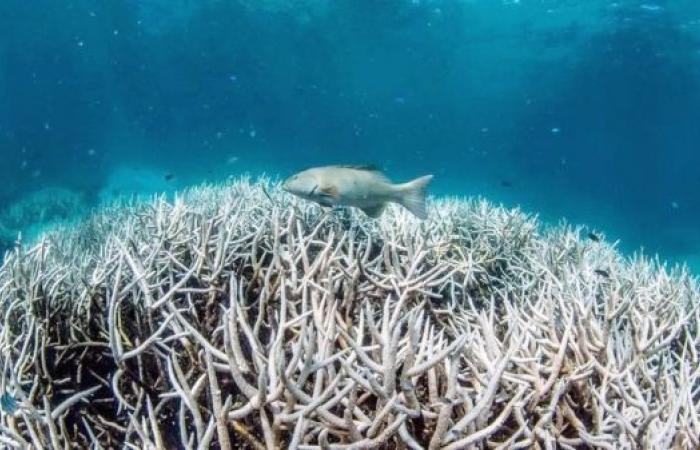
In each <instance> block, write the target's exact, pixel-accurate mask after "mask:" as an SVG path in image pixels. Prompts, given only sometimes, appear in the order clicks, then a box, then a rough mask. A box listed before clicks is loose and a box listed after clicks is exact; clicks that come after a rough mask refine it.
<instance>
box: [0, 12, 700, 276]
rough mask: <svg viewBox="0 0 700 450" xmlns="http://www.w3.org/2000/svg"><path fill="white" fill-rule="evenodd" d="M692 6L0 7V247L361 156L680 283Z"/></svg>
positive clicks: (690, 125)
mask: <svg viewBox="0 0 700 450" xmlns="http://www.w3.org/2000/svg"><path fill="white" fill-rule="evenodd" d="M699 124H700V2H698V1H697V0H669V1H661V0H656V1H652V0H647V1H632V0H620V1H600V0H556V1H555V0H551V1H547V0H509V1H506V0H451V1H448V0H444V1H438V0H384V1H370V0H301V1H299V0H297V1H292V0H244V1H222V0H105V1H100V2H96V1H94V0H83V1H81V0H65V1H60V2H57V1H49V0H36V1H32V2H27V1H26V0H3V1H2V2H1V4H0V156H2V159H1V161H2V164H0V176H1V179H2V183H0V247H2V248H3V251H4V250H5V249H7V248H10V247H11V246H12V245H13V242H14V241H15V239H16V238H17V235H18V233H20V232H21V233H22V235H23V236H24V237H23V239H31V237H32V236H36V235H37V234H38V233H40V232H41V231H42V230H43V229H45V228H46V227H47V226H50V225H51V224H54V223H57V222H60V221H66V220H68V221H70V220H73V219H76V218H79V217H81V216H82V215H84V214H87V213H88V212H89V211H90V209H91V208H93V207H95V206H97V205H99V204H101V203H104V202H110V201H113V200H114V199H116V198H121V197H124V196H130V195H134V194H137V195H139V194H151V193H155V192H163V191H167V192H174V191H176V190H178V189H182V188H184V187H185V186H190V185H193V184H197V183H202V182H218V181H221V180H224V179H226V178H228V177H230V176H238V175H241V174H244V173H250V174H252V175H258V174H263V173H265V174H267V175H270V176H273V177H280V178H283V177H286V176H287V175H289V174H290V173H292V172H294V171H297V170H299V169H302V168H305V167H309V166H316V165H322V164H330V163H345V164H360V163H373V164H377V165H379V166H381V167H382V168H383V169H384V171H385V173H386V174H387V175H388V176H389V177H390V178H392V180H395V181H397V182H398V181H405V180H408V179H412V178H415V177H418V176H421V175H424V174H427V173H432V174H434V175H435V178H434V181H433V183H432V185H431V188H430V192H431V193H432V194H433V195H436V196H482V197H485V198H487V199H489V200H491V201H494V202H500V203H503V204H505V205H508V206H520V207H521V208H522V209H524V210H525V211H527V212H531V213H536V214H539V215H540V216H541V217H542V218H543V219H545V220H547V221H549V222H550V223H556V222H559V221H561V220H566V221H568V222H570V223H575V224H585V225H587V226H589V227H590V229H591V230H597V231H596V232H600V233H602V234H603V235H605V237H606V239H609V240H619V241H620V247H621V248H622V249H623V250H624V251H625V252H627V253H629V254H631V253H632V252H634V251H637V250H639V249H642V248H643V249H644V252H645V253H647V254H656V253H658V254H659V255H660V257H661V259H662V260H668V261H670V262H673V263H683V262H687V263H688V264H689V265H690V266H691V267H692V268H693V269H694V270H696V271H699V272H700V227H699V226H698V224H700V125H699Z"/></svg>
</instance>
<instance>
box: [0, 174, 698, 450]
mask: <svg viewBox="0 0 700 450" xmlns="http://www.w3.org/2000/svg"><path fill="white" fill-rule="evenodd" d="M0 298H1V299H2V301H3V303H2V308H1V310H0V311H1V312H2V317H3V318H4V324H3V325H2V329H1V331H0V341H1V342H2V347H1V348H2V362H3V363H4V368H5V370H3V375H2V377H3V378H2V385H3V386H7V387H8V388H9V389H10V390H11V392H14V393H16V395H19V396H20V400H21V408H22V411H21V412H20V413H18V414H15V415H14V416H12V415H8V414H3V415H2V423H1V426H0V435H1V437H0V439H1V440H2V442H3V444H4V445H8V446H16V447H21V446H26V445H27V444H32V445H34V446H35V447H37V448H42V447H47V446H52V447H55V448H59V447H63V446H64V445H68V444H69V443H72V445H74V446H78V447H84V448H87V447H88V446H89V445H90V443H92V442H98V443H99V445H100V446H101V447H103V448H105V447H110V446H112V447H122V446H125V447H130V448H178V447H180V448H211V447H212V446H216V447H218V448H233V447H236V448H240V447H243V448H303V449H312V448H338V449H340V448H413V449H417V448H430V449H437V448H443V449H458V448H469V447H470V446H475V447H480V448H485V447H489V448H537V447H540V448H541V447H545V448H582V447H594V448H638V447H646V448H659V449H661V448H670V447H674V448H688V449H690V448H697V447H698V446H699V445H700V442H699V441H698V436H700V414H699V413H698V410H699V409H700V404H699V403H700V398H699V396H700V394H699V391H700V382H699V377H698V373H699V371H700V364H699V363H700V357H699V356H698V350H699V343H700V337H699V336H700V328H699V325H700V316H699V313H698V305H699V304H700V292H699V290H698V285H697V282H696V280H695V279H693V278H692V277H691V276H689V275H688V274H687V273H686V272H685V271H684V270H683V269H673V270H671V271H668V270H666V269H665V268H663V267H660V266H659V264H657V263H655V262H653V261H650V260H648V259H646V258H643V257H637V258H635V259H633V260H631V261H628V260H626V259H624V258H622V257H621V256H620V255H619V254H618V253H617V252H616V251H615V250H614V249H613V248H612V247H611V246H609V245H608V244H606V243H605V242H594V241H590V240H586V239H584V238H581V230H580V229H577V228H572V227H566V226H561V227H559V228H556V229H553V230H543V229H542V228H541V227H540V226H539V224H538V223H537V221H536V219H535V218H532V217H529V216H527V215H525V214H523V213H522V212H519V211H514V210H506V209H504V208H501V207H496V206H494V205H491V204H489V203H488V202H486V201H481V200H469V201H465V200H457V199H444V200H439V201H434V202H432V203H431V205H430V219H429V220H427V221H424V222H419V221H416V220H414V219H413V218H412V217H411V216H409V215H408V214H407V213H405V212H404V211H403V210H401V209H399V208H390V209H389V210H388V211H387V213H385V214H384V216H383V217H382V218H381V219H379V220H369V219H367V218H365V217H363V216H361V215H358V214H355V213H354V212H352V211H346V212H344V213H339V212H333V213H326V212H323V211H321V210H319V209H318V208H317V207H316V206H312V205H310V204H307V203H298V202H297V201H295V200H294V199H292V198H290V197H288V196H286V195H285V194H283V193H282V192H281V191H280V190H279V189H278V187H277V186H275V185H272V184H270V183H268V182H265V181H261V182H257V183H250V182H248V181H247V180H237V181H233V182H231V184H229V185H226V186H221V187H200V188H195V189H192V190H191V191H189V192H186V193H184V194H183V195H181V196H180V197H179V198H177V199H176V200H175V201H174V202H172V203H169V202H167V201H165V200H164V199H162V198H155V199H153V200H152V201H150V202H147V203H145V204H136V205H117V206H114V207H112V208H108V209H105V210H104V211H103V212H101V213H98V214H96V215H94V216H93V217H91V218H90V219H89V220H87V221H86V222H85V223H84V224H83V225H82V226H80V227H78V228H76V229H74V230H68V229H66V230H57V231H56V232H53V233H52V234H50V235H48V236H46V237H45V238H44V239H43V241H42V242H41V243H39V244H37V245H36V246H34V247H32V248H30V249H19V250H18V252H17V253H15V254H13V255H11V256H10V258H9V259H8V260H7V261H6V263H5V265H4V266H3V267H2V269H1V270H0ZM20 387H22V388H23V389H24V390H21V389H20ZM23 393H24V394H23Z"/></svg>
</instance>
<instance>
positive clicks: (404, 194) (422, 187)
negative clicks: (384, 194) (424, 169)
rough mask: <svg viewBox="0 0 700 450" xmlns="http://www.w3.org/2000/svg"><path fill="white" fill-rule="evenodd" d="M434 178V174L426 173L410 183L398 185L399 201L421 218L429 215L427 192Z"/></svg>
mask: <svg viewBox="0 0 700 450" xmlns="http://www.w3.org/2000/svg"><path fill="white" fill-rule="evenodd" d="M432 179H433V176H432V175H425V176H423V177H420V178H416V179H415V180H413V181H409V182H408V183H403V184H399V185H398V186H396V190H397V193H398V198H397V202H398V203H400V204H401V205H403V206H404V208H406V209H407V210H409V211H410V212H411V213H412V214H413V215H414V216H416V217H418V218H419V219H421V220H423V219H426V218H427V217H428V211H427V208H426V205H425V193H426V190H427V188H428V184H430V181H431V180H432Z"/></svg>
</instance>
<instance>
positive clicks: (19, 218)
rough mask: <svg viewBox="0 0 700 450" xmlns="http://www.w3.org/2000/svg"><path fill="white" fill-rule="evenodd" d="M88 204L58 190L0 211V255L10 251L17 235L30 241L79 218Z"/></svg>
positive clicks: (44, 191) (35, 194)
mask: <svg viewBox="0 0 700 450" xmlns="http://www.w3.org/2000/svg"><path fill="white" fill-rule="evenodd" d="M87 203H88V202H87V201H86V199H85V196H84V195H82V194H81V193H79V192H76V191H72V190H70V189H65V188H59V187H46V188H43V189H39V190H37V191H35V192H32V193H30V194H28V195H26V196H24V197H22V198H21V199H19V200H18V201H17V202H15V203H12V204H11V205H9V206H8V207H7V208H5V209H4V210H2V211H0V251H3V252H4V250H5V249H8V248H10V247H12V246H13V245H14V243H15V241H16V240H17V238H18V237H19V236H20V234H22V236H23V238H29V239H32V238H33V237H36V236H37V235H39V234H41V232H42V231H43V230H45V229H46V228H49V227H51V226H53V225H55V224H58V223H62V222H66V221H72V220H75V219H78V218H80V217H81V216H83V215H85V214H86V213H87V211H88V206H87ZM0 259H2V258H1V256H0Z"/></svg>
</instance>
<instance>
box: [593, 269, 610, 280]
mask: <svg viewBox="0 0 700 450" xmlns="http://www.w3.org/2000/svg"><path fill="white" fill-rule="evenodd" d="M594 272H595V273H596V275H600V276H601V277H604V278H610V272H608V271H607V270H604V269H596V270H594Z"/></svg>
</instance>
